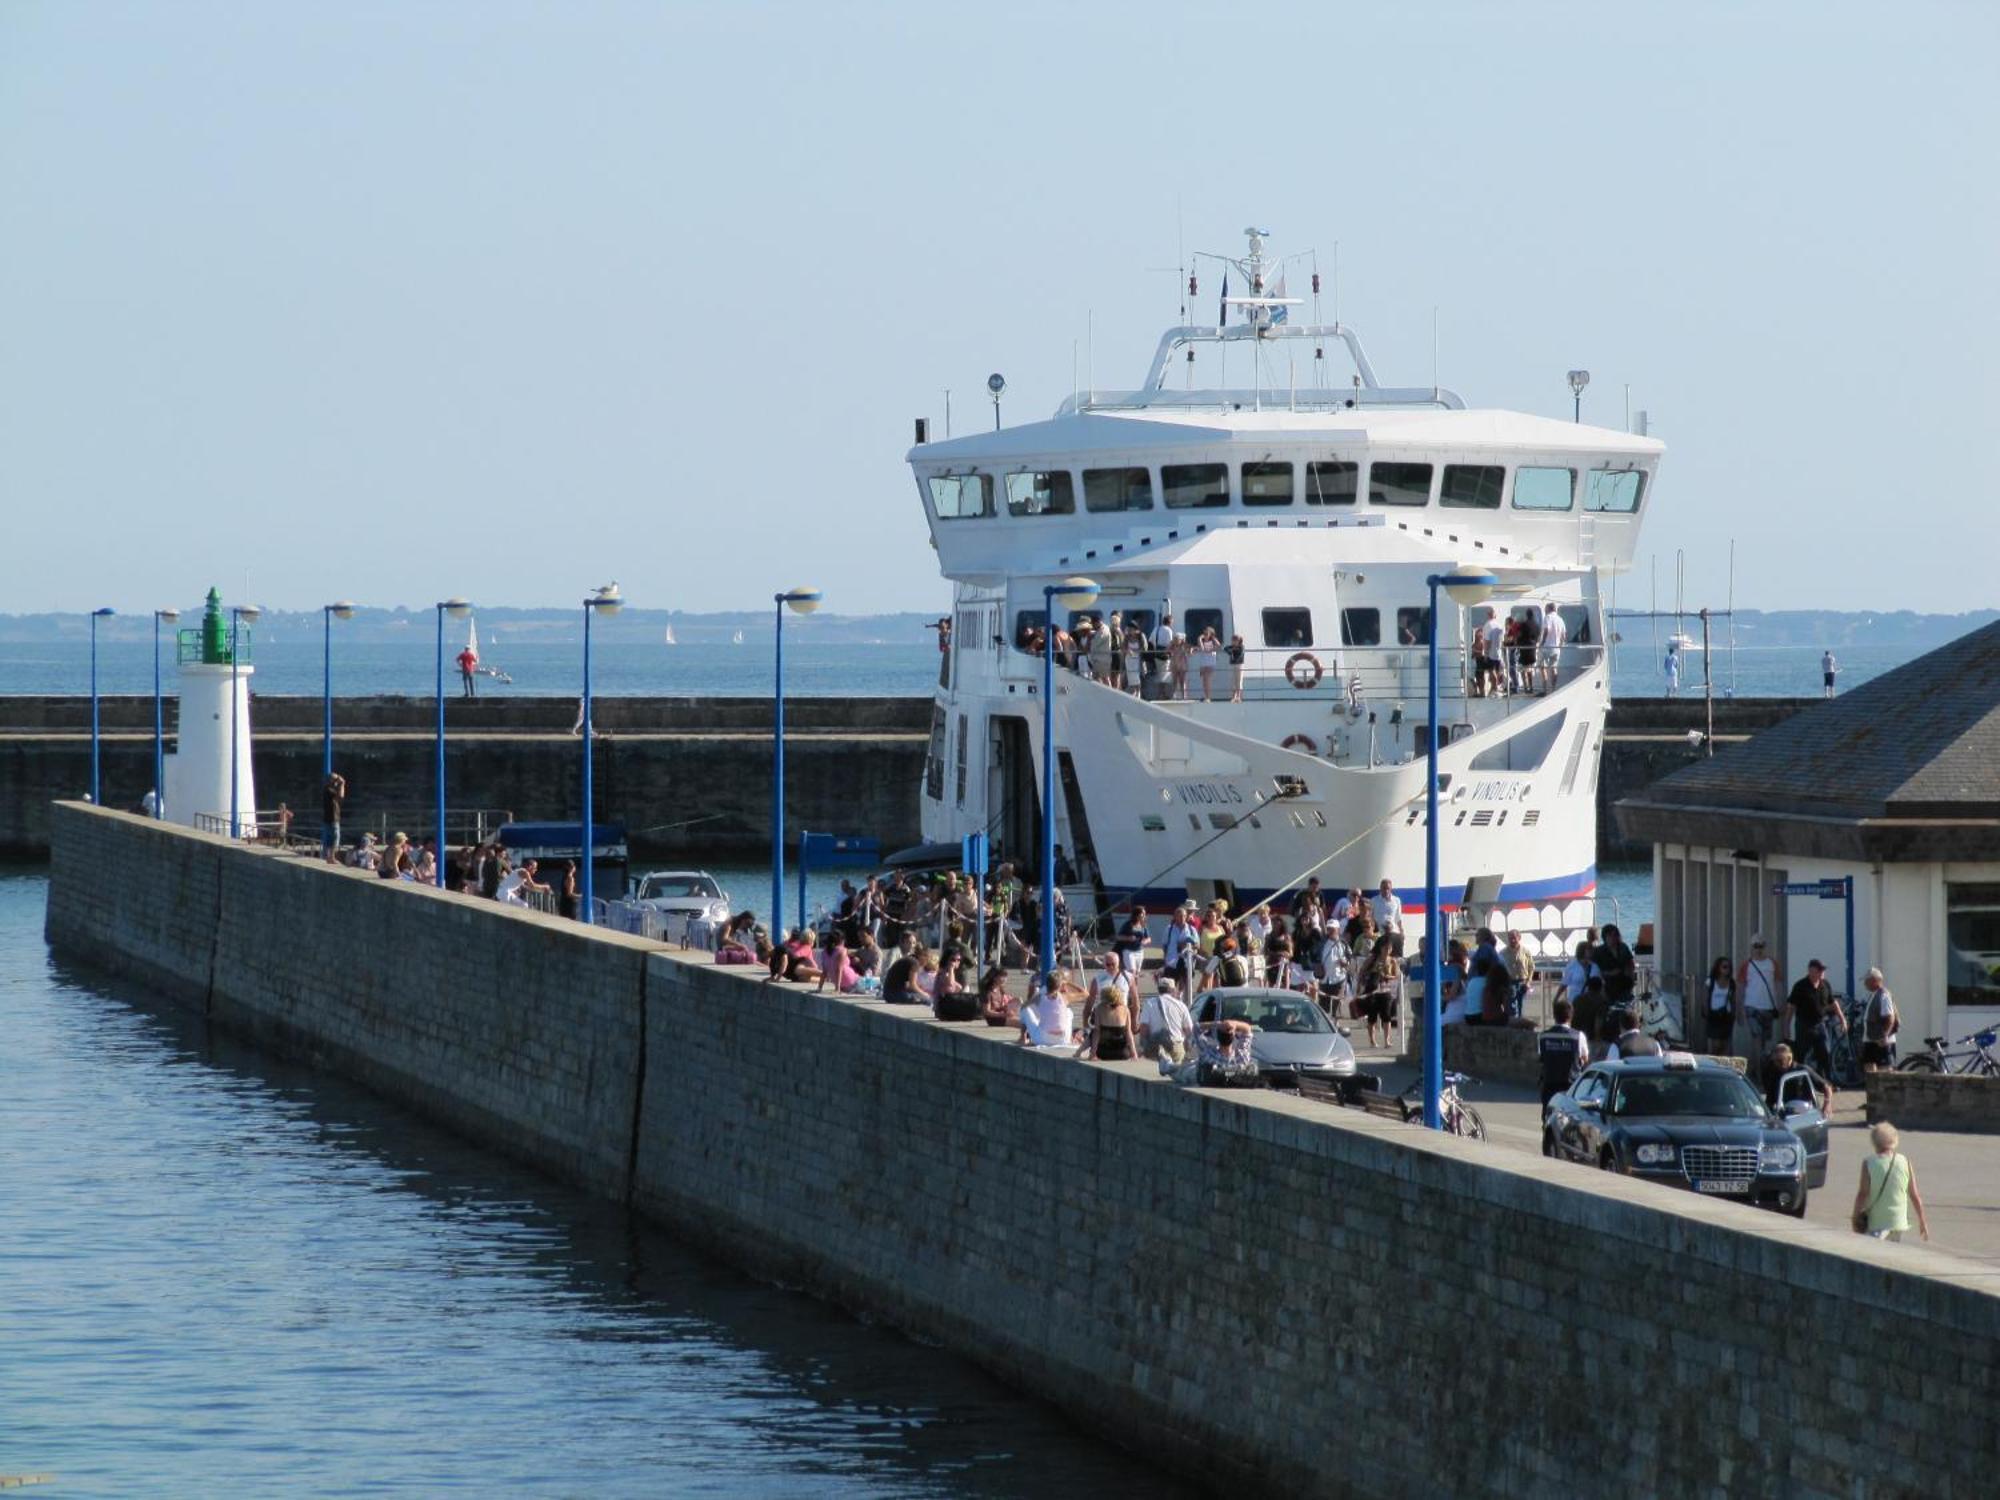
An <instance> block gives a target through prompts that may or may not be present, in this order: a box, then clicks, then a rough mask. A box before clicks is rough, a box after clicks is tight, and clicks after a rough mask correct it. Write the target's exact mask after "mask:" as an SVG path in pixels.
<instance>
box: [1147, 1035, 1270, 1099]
mask: <svg viewBox="0 0 2000 1500" xmlns="http://www.w3.org/2000/svg"><path fill="white" fill-rule="evenodd" d="M1255 1035H1256V1028H1255V1027H1253V1026H1252V1025H1251V1024H1250V1023H1249V1022H1248V1021H1212V1022H1209V1023H1208V1024H1206V1025H1203V1026H1198V1027H1196V1028H1195V1034H1194V1056H1193V1057H1192V1058H1190V1059H1189V1060H1188V1061H1187V1062H1184V1063H1182V1064H1180V1065H1179V1066H1175V1065H1174V1064H1173V1063H1170V1062H1167V1061H1165V1060H1162V1061H1161V1063H1160V1073H1161V1075H1162V1076H1164V1077H1167V1078H1171V1079H1172V1080H1173V1081H1174V1082H1175V1083H1178V1084H1181V1085H1183V1086H1187V1087H1199V1088H1250V1087H1255V1086H1256V1084H1257V1082H1258V1077H1257V1054H1256V1042H1255V1040H1254V1038H1255Z"/></svg>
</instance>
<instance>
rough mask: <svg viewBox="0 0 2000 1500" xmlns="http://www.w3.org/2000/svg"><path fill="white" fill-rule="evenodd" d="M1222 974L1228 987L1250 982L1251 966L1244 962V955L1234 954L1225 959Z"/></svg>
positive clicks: (1223, 980)
mask: <svg viewBox="0 0 2000 1500" xmlns="http://www.w3.org/2000/svg"><path fill="white" fill-rule="evenodd" d="M1220 973H1221V977H1222V982H1223V983H1224V984H1227V985H1238V984H1248V983H1249V982H1250V966H1249V965H1248V964H1246V963H1245V962H1244V961H1243V955H1242V954H1240V953H1232V954H1230V955H1229V957H1227V958H1225V959H1224V960H1223V961H1222V968H1221V971H1220Z"/></svg>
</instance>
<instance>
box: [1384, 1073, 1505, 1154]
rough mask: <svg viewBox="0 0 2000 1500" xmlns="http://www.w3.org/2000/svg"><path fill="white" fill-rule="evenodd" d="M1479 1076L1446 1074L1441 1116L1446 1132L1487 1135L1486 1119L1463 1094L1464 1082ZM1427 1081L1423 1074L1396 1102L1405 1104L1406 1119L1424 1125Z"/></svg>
mask: <svg viewBox="0 0 2000 1500" xmlns="http://www.w3.org/2000/svg"><path fill="white" fill-rule="evenodd" d="M1477 1082H1479V1080H1478V1079H1476V1078H1473V1077H1470V1076H1468V1075H1467V1074H1464V1073H1447V1074H1445V1075H1444V1089H1443V1091H1442V1092H1441V1093H1439V1095H1438V1118H1439V1119H1440V1120H1441V1121H1443V1123H1444V1128H1445V1133H1446V1134H1448V1135H1462V1136H1464V1137H1465V1138H1466V1139H1467V1140H1472V1141H1483V1140H1485V1139H1486V1122H1485V1121H1484V1120H1482V1119H1480V1118H1479V1111H1478V1110H1476V1109H1474V1108H1473V1107H1472V1106H1471V1105H1470V1104H1467V1103H1466V1102H1465V1101H1464V1100H1463V1099H1461V1098H1460V1097H1459V1093H1458V1086H1459V1085H1460V1084H1461V1083H1477ZM1423 1095H1424V1081H1423V1080H1422V1079H1421V1078H1419V1079H1418V1080H1417V1081H1416V1082H1414V1083H1412V1084H1411V1085H1410V1086H1409V1087H1408V1088H1406V1089H1404V1090H1403V1092H1402V1093H1401V1094H1399V1095H1397V1096H1396V1102H1397V1103H1398V1104H1400V1105H1402V1106H1403V1123H1404V1124H1405V1125H1421V1124H1422V1123H1423V1119H1424V1097H1423Z"/></svg>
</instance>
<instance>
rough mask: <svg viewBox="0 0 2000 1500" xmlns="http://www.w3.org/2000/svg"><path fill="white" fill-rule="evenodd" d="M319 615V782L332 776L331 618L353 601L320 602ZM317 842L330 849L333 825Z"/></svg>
mask: <svg viewBox="0 0 2000 1500" xmlns="http://www.w3.org/2000/svg"><path fill="white" fill-rule="evenodd" d="M319 617H320V703H321V706H322V707H323V708H324V710H325V713H326V718H325V727H324V729H323V730H322V731H321V734H320V769H319V775H320V780H321V781H322V782H324V781H327V780H329V779H331V778H332V776H333V622H334V621H335V620H351V619H353V618H354V601H353V600H352V599H342V600H340V601H339V602H337V603H334V604H322V605H321V606H320V607H319ZM320 844H321V846H322V848H323V849H324V850H325V851H326V853H327V854H328V855H329V856H331V855H332V853H333V829H332V827H331V826H329V827H327V828H325V829H322V830H321V832H320Z"/></svg>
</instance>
